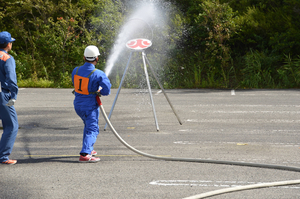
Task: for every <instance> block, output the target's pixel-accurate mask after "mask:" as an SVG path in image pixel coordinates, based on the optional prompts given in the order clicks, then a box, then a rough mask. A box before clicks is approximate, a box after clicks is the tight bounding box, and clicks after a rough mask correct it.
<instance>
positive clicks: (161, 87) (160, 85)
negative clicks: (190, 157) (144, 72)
mask: <svg viewBox="0 0 300 199" xmlns="http://www.w3.org/2000/svg"><path fill="white" fill-rule="evenodd" d="M145 57H146V60H147V62H148V64H149V66H150V70H151V72H152V74H153V75H154V78H155V80H156V81H157V83H158V85H159V87H160V89H161V90H162V92H163V93H164V95H165V97H166V99H167V101H168V102H169V104H170V106H171V108H172V110H173V112H174V114H175V116H176V117H177V120H178V122H179V124H180V125H182V122H181V120H180V118H179V116H178V115H177V113H176V111H175V109H174V107H173V105H172V104H171V101H170V100H169V98H168V96H167V93H166V92H165V90H164V88H163V86H162V84H161V83H160V82H159V80H158V78H157V76H156V74H155V72H154V70H153V68H152V66H151V64H150V62H149V60H148V58H147V56H146V55H145Z"/></svg>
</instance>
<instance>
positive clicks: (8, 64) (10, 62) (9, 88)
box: [0, 49, 19, 99]
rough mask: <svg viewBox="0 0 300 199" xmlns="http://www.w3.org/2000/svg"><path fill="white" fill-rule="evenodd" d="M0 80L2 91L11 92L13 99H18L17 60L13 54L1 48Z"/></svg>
mask: <svg viewBox="0 0 300 199" xmlns="http://www.w3.org/2000/svg"><path fill="white" fill-rule="evenodd" d="M0 82H1V89H2V92H7V93H8V92H10V93H11V98H12V99H17V95H18V91H19V88H18V85H17V75H16V62H15V59H14V58H13V56H11V55H10V54H8V53H7V52H6V51H5V50H3V49H0Z"/></svg>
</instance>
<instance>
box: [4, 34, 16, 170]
mask: <svg viewBox="0 0 300 199" xmlns="http://www.w3.org/2000/svg"><path fill="white" fill-rule="evenodd" d="M13 41H15V39H14V38H12V37H11V34H10V33H9V32H6V31H3V32H0V120H1V121H2V126H3V133H2V137H1V140H0V163H1V164H7V165H13V164H16V163H17V160H10V159H9V158H8V156H9V155H10V154H11V152H12V149H13V146H14V143H15V140H16V137H17V133H18V128H19V124H18V118H17V113H16V110H15V108H14V103H15V101H16V100H17V94H18V85H17V77H16V63H15V60H14V58H13V57H12V56H11V55H10V54H8V51H10V50H11V49H12V42H13Z"/></svg>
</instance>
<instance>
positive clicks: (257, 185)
mask: <svg viewBox="0 0 300 199" xmlns="http://www.w3.org/2000/svg"><path fill="white" fill-rule="evenodd" d="M99 105H100V110H101V112H102V115H103V117H104V119H105V120H106V123H107V124H108V126H109V127H110V129H111V130H112V132H113V133H114V135H115V136H116V137H117V138H118V140H119V141H120V142H121V143H122V144H123V145H125V146H126V147H127V148H128V149H130V150H131V151H133V152H135V153H137V154H140V155H142V156H145V157H148V158H153V159H158V160H166V161H181V162H198V163H211V164H226V165H238V166H249V167H259V168H269V169H280V170H288V171H296V172H300V168H299V167H289V166H281V165H270V164H257V163H247V162H234V161H222V160H206V159H199V158H176V157H162V156H156V155H151V154H148V153H144V152H142V151H139V150H137V149H135V148H134V147H132V146H131V145H129V144H128V143H127V142H125V140H123V138H122V137H121V136H120V135H119V134H118V133H117V131H116V130H115V128H114V127H113V125H112V124H111V122H110V120H109V119H108V117H107V115H106V113H105V110H104V108H103V105H102V103H101V101H100V103H99ZM287 184H289V185H290V184H300V180H294V181H283V182H274V183H263V184H255V185H247V186H238V187H232V188H228V189H221V190H216V191H212V192H208V193H204V194H200V195H196V196H191V197H188V198H186V199H198V198H205V197H210V196H213V195H219V194H222V193H229V192H233V191H241V190H246V189H256V188H263V187H270V186H282V185H287Z"/></svg>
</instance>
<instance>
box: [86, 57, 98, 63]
mask: <svg viewBox="0 0 300 199" xmlns="http://www.w3.org/2000/svg"><path fill="white" fill-rule="evenodd" d="M84 60H85V61H86V62H89V63H93V62H94V61H95V60H96V58H95V59H94V60H93V61H89V60H87V59H86V58H85V57H84Z"/></svg>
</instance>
